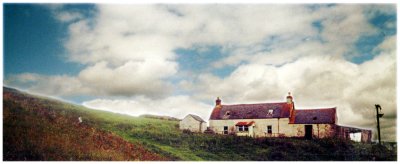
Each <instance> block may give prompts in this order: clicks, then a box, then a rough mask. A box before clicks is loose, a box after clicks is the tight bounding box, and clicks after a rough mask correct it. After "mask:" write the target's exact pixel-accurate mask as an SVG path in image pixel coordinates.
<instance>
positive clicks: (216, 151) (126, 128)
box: [3, 88, 397, 161]
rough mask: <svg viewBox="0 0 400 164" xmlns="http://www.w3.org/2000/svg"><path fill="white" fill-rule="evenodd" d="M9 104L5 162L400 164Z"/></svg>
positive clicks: (317, 143) (323, 146)
mask: <svg viewBox="0 0 400 164" xmlns="http://www.w3.org/2000/svg"><path fill="white" fill-rule="evenodd" d="M3 97H4V100H3V103H4V112H3V127H4V131H3V134H4V140H3V141H4V145H3V146H4V147H3V148H4V154H3V158H4V159H5V160H184V161H204V160H206V161H269V160H275V161H310V160H311V161H348V160H350V161H354V160H356V161H357V160H363V161H364V160H389V161H393V160H397V156H396V154H397V153H396V152H395V151H389V150H388V149H387V148H385V147H383V146H379V145H372V144H359V143H353V142H351V141H344V140H338V139H333V138H329V139H320V140H303V139H297V138H258V139H254V138H249V137H236V136H231V135H227V136H224V135H212V134H199V133H191V132H187V131H184V132H183V131H181V130H179V128H178V126H179V122H178V121H177V120H174V119H157V117H131V116H127V115H122V114H116V113H110V112H104V111H98V110H93V109H88V108H85V107H82V106H78V105H73V104H68V103H64V102H61V101H57V100H51V99H48V98H44V97H38V96H32V95H28V94H24V93H21V92H18V91H15V90H11V89H8V88H4V93H3ZM78 117H81V118H82V119H83V123H78ZM25 134H26V135H25ZM15 136H17V137H15ZM92 140H93V141H92ZM126 145H128V146H126Z"/></svg>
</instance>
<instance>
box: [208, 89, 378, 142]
mask: <svg viewBox="0 0 400 164" xmlns="http://www.w3.org/2000/svg"><path fill="white" fill-rule="evenodd" d="M209 123H210V125H209V126H210V129H211V130H213V131H214V132H215V133H219V134H235V135H238V136H251V137H305V138H308V139H311V138H325V137H339V138H345V139H350V135H351V134H355V133H360V135H359V136H361V137H359V138H360V140H361V141H362V142H370V141H371V131H370V130H365V129H358V128H354V127H345V126H340V125H337V114H336V108H320V109H296V108H295V105H294V102H293V97H292V96H291V95H290V93H289V95H288V96H287V97H286V102H277V103H260V104H237V105H222V104H221V100H220V99H219V98H217V100H216V104H215V107H214V109H213V111H212V113H211V116H210V120H209Z"/></svg>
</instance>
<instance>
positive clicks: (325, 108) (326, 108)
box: [296, 107, 336, 111]
mask: <svg viewBox="0 0 400 164" xmlns="http://www.w3.org/2000/svg"><path fill="white" fill-rule="evenodd" d="M331 109H336V107H329V108H328V107H324V108H314V109H297V108H296V110H301V111H313V110H331Z"/></svg>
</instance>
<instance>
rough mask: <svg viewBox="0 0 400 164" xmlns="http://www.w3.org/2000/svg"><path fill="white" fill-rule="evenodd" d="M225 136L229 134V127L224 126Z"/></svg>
mask: <svg viewBox="0 0 400 164" xmlns="http://www.w3.org/2000/svg"><path fill="white" fill-rule="evenodd" d="M224 134H228V126H224Z"/></svg>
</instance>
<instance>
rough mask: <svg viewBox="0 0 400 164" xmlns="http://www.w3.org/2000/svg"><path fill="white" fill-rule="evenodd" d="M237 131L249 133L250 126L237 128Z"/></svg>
mask: <svg viewBox="0 0 400 164" xmlns="http://www.w3.org/2000/svg"><path fill="white" fill-rule="evenodd" d="M236 129H237V131H239V132H243V131H245V132H247V131H249V126H245V125H241V126H236Z"/></svg>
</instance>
